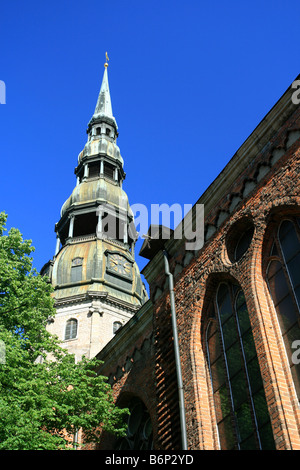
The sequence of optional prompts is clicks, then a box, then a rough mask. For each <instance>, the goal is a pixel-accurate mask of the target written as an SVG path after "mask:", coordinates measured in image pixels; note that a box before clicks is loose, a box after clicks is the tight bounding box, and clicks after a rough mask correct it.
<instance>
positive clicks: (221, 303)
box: [217, 284, 233, 323]
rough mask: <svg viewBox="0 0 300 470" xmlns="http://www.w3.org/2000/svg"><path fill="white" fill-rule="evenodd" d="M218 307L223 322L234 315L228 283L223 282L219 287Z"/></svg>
mask: <svg viewBox="0 0 300 470" xmlns="http://www.w3.org/2000/svg"><path fill="white" fill-rule="evenodd" d="M217 301H218V307H219V313H220V318H221V323H224V321H226V320H227V318H229V317H230V315H232V313H233V312H232V305H231V300H230V295H229V290H228V287H227V285H226V284H221V285H220V287H219V289H218V298H217Z"/></svg>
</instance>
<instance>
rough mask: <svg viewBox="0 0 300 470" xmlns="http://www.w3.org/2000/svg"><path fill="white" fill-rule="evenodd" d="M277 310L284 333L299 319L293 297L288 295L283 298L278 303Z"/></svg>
mask: <svg viewBox="0 0 300 470" xmlns="http://www.w3.org/2000/svg"><path fill="white" fill-rule="evenodd" d="M276 311H277V315H278V320H279V323H280V327H281V333H282V334H283V335H284V334H285V332H286V331H287V330H288V329H289V328H291V326H292V325H293V324H294V323H295V322H296V321H297V317H298V315H297V312H296V309H295V305H294V303H293V300H292V297H291V296H290V295H288V296H287V297H286V298H285V299H283V300H282V301H281V302H280V303H279V304H278V305H277V307H276Z"/></svg>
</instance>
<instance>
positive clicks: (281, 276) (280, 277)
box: [266, 218, 300, 400]
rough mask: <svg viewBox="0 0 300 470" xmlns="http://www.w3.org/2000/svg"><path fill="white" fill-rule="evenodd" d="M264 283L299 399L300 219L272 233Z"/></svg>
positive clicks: (281, 224) (287, 223)
mask: <svg viewBox="0 0 300 470" xmlns="http://www.w3.org/2000/svg"><path fill="white" fill-rule="evenodd" d="M268 261H269V264H268V268H267V273H266V277H267V283H268V286H269V291H270V294H271V297H272V300H273V303H274V307H275V310H276V313H277V318H278V321H279V325H280V329H281V334H282V338H283V340H284V344H285V348H286V352H287V357H288V361H289V365H290V368H291V373H292V376H293V381H294V385H295V389H296V393H297V396H298V400H300V365H299V364H297V363H296V362H299V361H295V360H294V355H293V353H294V352H295V345H296V344H297V343H296V342H295V343H294V341H299V340H300V316H299V314H300V308H299V306H300V230H299V219H293V218H291V219H287V220H283V221H282V222H281V223H280V224H279V225H277V227H276V229H275V231H274V233H273V244H272V247H271V250H270V253H269V260H268Z"/></svg>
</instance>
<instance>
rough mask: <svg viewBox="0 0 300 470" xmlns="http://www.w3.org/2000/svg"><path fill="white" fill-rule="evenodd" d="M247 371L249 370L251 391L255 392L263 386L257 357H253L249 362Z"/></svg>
mask: <svg viewBox="0 0 300 470" xmlns="http://www.w3.org/2000/svg"><path fill="white" fill-rule="evenodd" d="M247 371H248V377H249V381H250V386H251V391H252V393H255V392H257V391H258V390H259V389H260V388H262V387H263V383H262V378H261V374H260V368H259V364H258V360H257V357H255V358H254V359H252V361H250V362H248V364H247Z"/></svg>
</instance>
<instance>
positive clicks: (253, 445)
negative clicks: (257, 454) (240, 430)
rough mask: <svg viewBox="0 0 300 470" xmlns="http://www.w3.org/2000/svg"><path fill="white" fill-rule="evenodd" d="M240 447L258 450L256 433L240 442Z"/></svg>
mask: <svg viewBox="0 0 300 470" xmlns="http://www.w3.org/2000/svg"><path fill="white" fill-rule="evenodd" d="M240 448H241V450H256V449H258V442H257V440H256V439H255V435H254V434H252V435H251V436H250V437H248V439H246V440H245V441H243V442H242V443H241V444H240Z"/></svg>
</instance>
